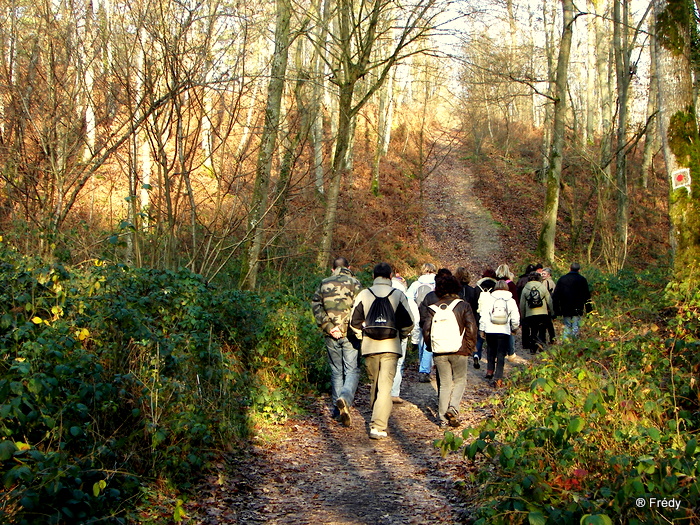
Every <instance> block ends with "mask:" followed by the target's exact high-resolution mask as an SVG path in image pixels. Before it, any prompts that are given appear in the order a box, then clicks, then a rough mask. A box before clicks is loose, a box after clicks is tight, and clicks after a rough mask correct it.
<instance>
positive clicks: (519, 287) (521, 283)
mask: <svg viewBox="0 0 700 525" xmlns="http://www.w3.org/2000/svg"><path fill="white" fill-rule="evenodd" d="M534 271H535V265H534V264H528V265H527V266H526V267H525V273H524V274H522V275H521V276H520V277H518V282H517V283H515V295H514V296H513V298H514V299H515V302H516V303H518V304H520V295H521V294H522V293H523V288H525V285H526V284H527V283H528V282H529V278H530V274H531V273H532V272H534Z"/></svg>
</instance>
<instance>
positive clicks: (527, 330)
mask: <svg viewBox="0 0 700 525" xmlns="http://www.w3.org/2000/svg"><path fill="white" fill-rule="evenodd" d="M551 322H552V318H551V317H550V316H549V315H547V314H541V315H531V316H529V317H526V318H525V319H524V320H523V323H522V326H523V348H526V349H527V350H530V352H536V351H538V350H542V348H544V345H545V343H546V341H547V324H548V323H551Z"/></svg>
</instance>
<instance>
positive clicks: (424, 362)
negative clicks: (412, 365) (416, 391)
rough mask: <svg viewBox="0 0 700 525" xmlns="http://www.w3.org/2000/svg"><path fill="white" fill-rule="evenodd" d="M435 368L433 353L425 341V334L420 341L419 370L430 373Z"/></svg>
mask: <svg viewBox="0 0 700 525" xmlns="http://www.w3.org/2000/svg"><path fill="white" fill-rule="evenodd" d="M432 370H433V353H432V352H429V351H428V349H427V348H426V346H425V341H423V336H422V335H421V336H420V343H418V372H420V373H422V374H429V373H430V372H431V371H432Z"/></svg>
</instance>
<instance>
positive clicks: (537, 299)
mask: <svg viewBox="0 0 700 525" xmlns="http://www.w3.org/2000/svg"><path fill="white" fill-rule="evenodd" d="M525 300H526V301H527V305H528V306H529V307H530V308H539V307H540V306H542V305H543V304H544V301H542V296H541V295H540V291H539V290H538V289H537V288H531V289H530V292H529V293H528V294H527V297H526V298H525Z"/></svg>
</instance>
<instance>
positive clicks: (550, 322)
mask: <svg viewBox="0 0 700 525" xmlns="http://www.w3.org/2000/svg"><path fill="white" fill-rule="evenodd" d="M547 335H548V336H549V342H550V343H552V342H554V339H556V337H557V333H556V332H555V331H554V319H552V318H551V317H550V316H547Z"/></svg>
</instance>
